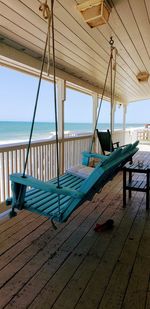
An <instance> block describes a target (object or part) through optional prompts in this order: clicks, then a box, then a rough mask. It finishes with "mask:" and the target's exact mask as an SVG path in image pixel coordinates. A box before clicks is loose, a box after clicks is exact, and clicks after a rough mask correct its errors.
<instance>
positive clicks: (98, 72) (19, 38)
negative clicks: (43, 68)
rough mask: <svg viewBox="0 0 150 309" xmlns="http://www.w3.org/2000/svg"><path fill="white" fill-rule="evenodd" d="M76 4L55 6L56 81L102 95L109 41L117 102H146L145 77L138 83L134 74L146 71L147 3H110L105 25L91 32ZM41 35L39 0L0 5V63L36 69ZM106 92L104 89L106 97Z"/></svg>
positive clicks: (71, 0)
mask: <svg viewBox="0 0 150 309" xmlns="http://www.w3.org/2000/svg"><path fill="white" fill-rule="evenodd" d="M42 2H44V1H42ZM49 2H50V1H48V3H49ZM81 2H84V1H82V0H80V1H79V0H77V1H76V0H55V2H54V14H55V21H54V22H55V54H56V67H57V72H58V76H59V77H64V78H66V79H68V80H69V81H71V82H74V81H76V82H77V83H78V84H79V85H83V86H85V87H87V88H88V89H91V90H94V89H95V90H97V89H99V92H100V93H101V91H102V88H103V84H104V80H105V75H106V70H107V66H108V61H109V56H110V47H109V39H110V36H113V39H114V41H115V47H116V48H117V50H118V56H117V74H116V99H117V100H118V101H119V102H123V103H126V102H132V101H136V100H141V99H148V98H150V78H149V80H148V82H143V83H140V82H138V80H137V78H136V75H137V74H138V73H139V72H148V73H149V72H150V0H109V2H110V3H111V6H112V12H111V14H110V18H109V22H108V23H107V24H105V25H103V26H99V27H97V28H93V29H91V28H90V27H89V26H88V25H87V24H86V23H85V22H84V20H83V18H82V16H81V14H80V13H79V11H78V10H77V8H76V6H77V4H79V3H81ZM46 33H47V22H46V21H45V20H44V19H43V17H42V14H41V12H39V1H38V0H0V63H1V64H4V62H7V63H8V65H9V63H11V61H12V60H15V61H16V60H17V61H18V62H22V65H25V64H26V65H27V64H28V65H29V66H33V67H35V68H38V65H37V63H39V61H40V60H41V56H42V54H43V49H44V44H45V37H46ZM14 63H15V62H14ZM15 65H16V64H15ZM19 65H20V66H21V63H20V64H19ZM109 89H110V87H109V84H107V93H106V95H107V96H109V93H110V91H109Z"/></svg>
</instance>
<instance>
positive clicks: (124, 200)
mask: <svg viewBox="0 0 150 309" xmlns="http://www.w3.org/2000/svg"><path fill="white" fill-rule="evenodd" d="M125 206H126V169H125V168H124V169H123V207H125Z"/></svg>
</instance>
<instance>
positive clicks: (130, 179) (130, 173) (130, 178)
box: [129, 171, 132, 198]
mask: <svg viewBox="0 0 150 309" xmlns="http://www.w3.org/2000/svg"><path fill="white" fill-rule="evenodd" d="M131 181H132V171H129V183H130V184H131ZM131 192H132V190H131V189H129V198H131V195H132V193H131Z"/></svg>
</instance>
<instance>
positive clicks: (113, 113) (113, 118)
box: [111, 103, 116, 133]
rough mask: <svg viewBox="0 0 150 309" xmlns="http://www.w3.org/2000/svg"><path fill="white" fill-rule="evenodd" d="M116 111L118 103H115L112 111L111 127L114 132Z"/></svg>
mask: <svg viewBox="0 0 150 309" xmlns="http://www.w3.org/2000/svg"><path fill="white" fill-rule="evenodd" d="M115 111H116V103H114V104H113V107H112V113H111V117H112V118H111V129H112V133H113V132H114V125H115Z"/></svg>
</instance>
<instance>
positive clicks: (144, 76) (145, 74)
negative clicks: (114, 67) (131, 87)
mask: <svg viewBox="0 0 150 309" xmlns="http://www.w3.org/2000/svg"><path fill="white" fill-rule="evenodd" d="M136 78H137V80H138V81H139V82H147V81H148V78H149V73H148V72H140V73H139V74H138V75H137V76H136Z"/></svg>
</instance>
